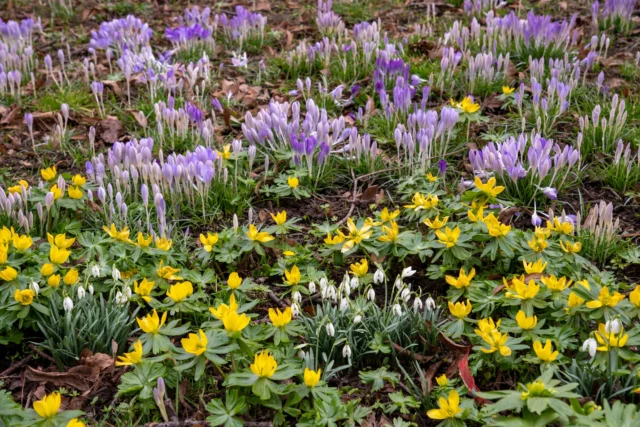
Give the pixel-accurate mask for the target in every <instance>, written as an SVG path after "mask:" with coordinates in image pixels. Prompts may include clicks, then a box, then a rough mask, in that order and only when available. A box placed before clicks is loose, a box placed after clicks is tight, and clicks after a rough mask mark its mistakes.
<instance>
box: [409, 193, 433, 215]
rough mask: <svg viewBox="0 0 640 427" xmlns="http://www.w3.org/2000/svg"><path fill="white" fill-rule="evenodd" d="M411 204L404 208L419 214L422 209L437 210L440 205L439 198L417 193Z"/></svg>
mask: <svg viewBox="0 0 640 427" xmlns="http://www.w3.org/2000/svg"><path fill="white" fill-rule="evenodd" d="M411 202H412V203H411V204H410V205H405V206H404V207H405V208H407V209H413V210H414V211H416V212H418V211H421V210H422V209H431V208H435V207H436V206H437V205H438V196H436V195H435V194H427V195H426V196H425V195H422V194H420V193H416V194H414V195H413V198H412V199H411Z"/></svg>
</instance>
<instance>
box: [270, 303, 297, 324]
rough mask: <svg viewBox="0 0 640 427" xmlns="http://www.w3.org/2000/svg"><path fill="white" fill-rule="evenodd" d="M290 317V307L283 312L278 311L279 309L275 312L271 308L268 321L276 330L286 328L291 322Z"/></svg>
mask: <svg viewBox="0 0 640 427" xmlns="http://www.w3.org/2000/svg"><path fill="white" fill-rule="evenodd" d="M291 317H292V314H291V307H287V308H285V309H284V311H280V309H279V308H276V309H275V310H274V309H273V308H270V309H269V319H270V320H271V323H273V326H275V327H276V328H282V327H284V326H287V325H288V324H289V323H290V322H291Z"/></svg>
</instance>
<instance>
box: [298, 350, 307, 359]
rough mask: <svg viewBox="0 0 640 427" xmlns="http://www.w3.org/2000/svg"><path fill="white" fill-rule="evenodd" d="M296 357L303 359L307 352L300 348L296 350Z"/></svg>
mask: <svg viewBox="0 0 640 427" xmlns="http://www.w3.org/2000/svg"><path fill="white" fill-rule="evenodd" d="M298 357H299V358H300V359H302V360H304V358H305V357H307V354H306V353H305V352H304V350H300V351H299V352H298Z"/></svg>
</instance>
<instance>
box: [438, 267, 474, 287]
mask: <svg viewBox="0 0 640 427" xmlns="http://www.w3.org/2000/svg"><path fill="white" fill-rule="evenodd" d="M475 275H476V269H475V268H472V269H471V271H469V274H467V273H466V272H465V271H464V269H462V268H461V269H460V274H459V275H458V277H457V278H456V277H453V276H446V277H445V280H446V281H447V283H448V284H449V285H451V286H453V287H454V288H456V289H462V288H466V287H468V286H469V285H470V284H471V279H473V278H474V276H475Z"/></svg>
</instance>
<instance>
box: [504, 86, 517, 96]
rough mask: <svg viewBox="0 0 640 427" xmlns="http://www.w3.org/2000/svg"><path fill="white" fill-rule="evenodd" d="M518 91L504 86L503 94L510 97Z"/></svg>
mask: <svg viewBox="0 0 640 427" xmlns="http://www.w3.org/2000/svg"><path fill="white" fill-rule="evenodd" d="M514 90H516V89H515V88H513V87H509V86H502V93H504V94H505V95H510V94H512V93H513V91H514Z"/></svg>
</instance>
